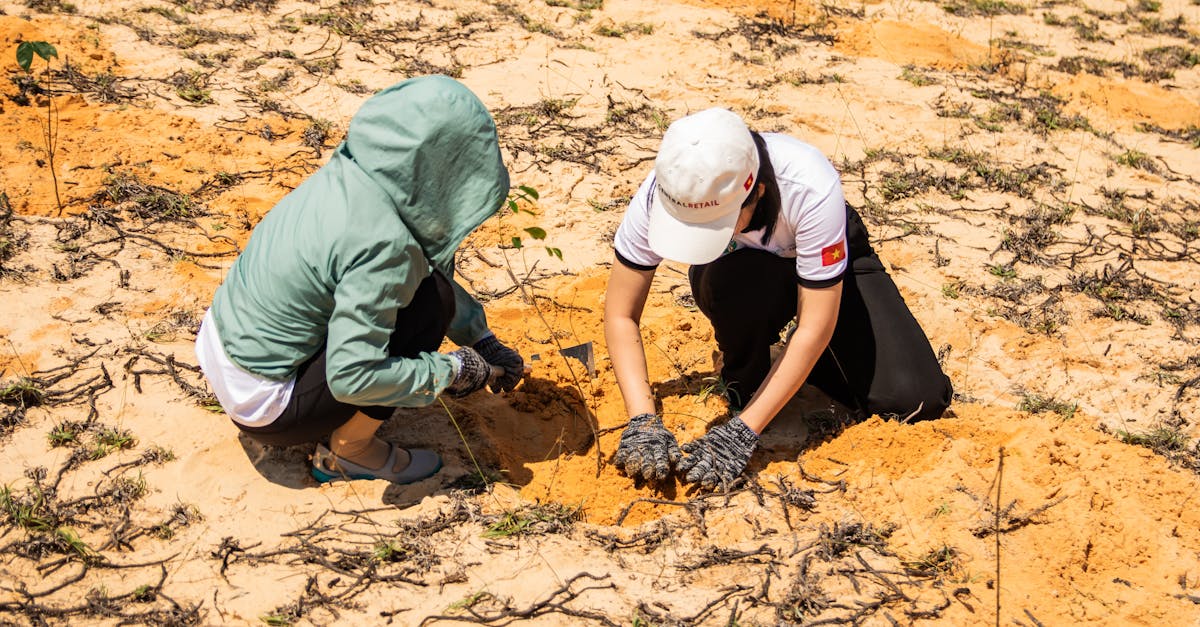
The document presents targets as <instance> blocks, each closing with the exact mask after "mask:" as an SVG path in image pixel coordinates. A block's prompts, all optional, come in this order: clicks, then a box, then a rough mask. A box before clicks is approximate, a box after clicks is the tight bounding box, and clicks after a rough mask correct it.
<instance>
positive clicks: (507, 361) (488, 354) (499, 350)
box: [472, 333, 525, 392]
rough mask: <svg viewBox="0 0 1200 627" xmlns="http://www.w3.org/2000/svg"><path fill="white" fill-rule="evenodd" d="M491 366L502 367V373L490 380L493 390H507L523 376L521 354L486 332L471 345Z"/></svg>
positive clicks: (523, 362)
mask: <svg viewBox="0 0 1200 627" xmlns="http://www.w3.org/2000/svg"><path fill="white" fill-rule="evenodd" d="M472 348H474V349H475V350H476V352H478V353H479V354H480V355H482V356H483V358H484V359H485V360H487V362H488V363H489V364H491V365H493V366H499V367H501V368H503V369H504V374H502V375H500V376H498V377H496V378H495V380H493V381H492V391H493V392H508V391H511V390H512V389H513V388H515V387H517V384H518V383H520V382H521V377H523V376H525V360H524V359H521V354H520V353H518V352H517V351H515V350H513V349H511V348H509V347H507V346H505V345H503V344H501V343H500V340H498V339H496V336H495V335H493V334H491V333H488V334H487V337H485V338H483V339H482V340H479V341H478V342H475V345H474V346H473V347H472Z"/></svg>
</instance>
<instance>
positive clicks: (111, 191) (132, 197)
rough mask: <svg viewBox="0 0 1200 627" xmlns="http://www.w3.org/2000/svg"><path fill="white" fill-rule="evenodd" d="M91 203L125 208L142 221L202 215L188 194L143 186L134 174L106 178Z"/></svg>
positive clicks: (117, 174)
mask: <svg viewBox="0 0 1200 627" xmlns="http://www.w3.org/2000/svg"><path fill="white" fill-rule="evenodd" d="M93 200H107V201H108V202H111V203H115V204H126V205H127V206H128V207H129V208H131V209H132V210H133V211H135V212H137V213H138V214H140V215H141V216H142V217H143V218H151V219H154V218H157V219H164V220H189V219H191V218H194V217H196V216H198V215H202V214H203V213H204V212H203V210H202V209H201V207H200V206H199V205H198V204H197V203H196V201H195V200H194V199H193V198H192V197H191V196H189V195H188V194H181V193H179V192H175V191H172V190H170V189H167V188H165V187H161V186H158V185H152V184H149V183H145V182H143V181H142V180H141V178H140V177H138V175H136V174H131V173H124V172H117V173H114V174H112V175H111V176H109V178H108V181H107V182H106V183H105V184H104V187H103V188H102V189H101V190H100V191H98V192H97V193H96V194H95V195H94V196H93Z"/></svg>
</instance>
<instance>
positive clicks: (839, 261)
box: [613, 133, 847, 287]
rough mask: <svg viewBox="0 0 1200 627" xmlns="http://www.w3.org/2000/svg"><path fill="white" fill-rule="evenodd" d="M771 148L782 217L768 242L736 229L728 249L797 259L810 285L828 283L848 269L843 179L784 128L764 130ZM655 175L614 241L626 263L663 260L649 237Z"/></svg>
mask: <svg viewBox="0 0 1200 627" xmlns="http://www.w3.org/2000/svg"><path fill="white" fill-rule="evenodd" d="M762 137H763V139H764V140H765V141H766V145H767V154H769V155H770V157H771V165H772V166H773V167H774V169H775V180H776V181H777V182H778V184H779V200H780V209H779V218H778V219H777V220H776V222H775V230H774V232H773V233H772V234H771V238H770V239H769V240H767V243H766V244H763V243H762V241H761V240H762V234H763V232H762V230H759V231H754V232H751V233H734V235H733V240H732V241H730V243H729V246H728V247H727V248H726V249H725V253H724V254H729V253H731V252H733V251H735V250H737V249H739V248H757V249H759V250H766V251H768V252H770V253H772V254H775V255H778V256H780V257H786V258H789V259H790V258H794V259H795V260H796V277H797V280H798V281H799V283H800V284H801V285H803V286H805V287H827V286H829V285H833V284H835V283H837V281H838V280H839V279H840V278H841V276H842V273H843V272H845V271H846V265H847V261H846V251H847V242H846V198H845V196H844V195H843V194H842V180H841V177H840V176H838V173H837V170H835V169H834V168H833V164H831V163H830V162H829V159H826V158H825V155H823V154H821V151H819V150H817V149H816V148H814V147H813V146H810V145H808V144H806V143H804V142H802V141H800V140H798V139H795V138H793V137H789V136H787V135H782V134H779V133H763V134H762ZM654 185H655V177H654V174H653V173H651V174H650V176H649V177H647V178H646V180H645V182H643V183H642V185H641V187H639V188H638V191H637V194H635V195H634V196H633V198H632V199H631V200H630V201H629V208H628V209H626V211H625V217H624V219H623V220H622V221H621V226H620V227H619V228H618V229H617V234H616V237H615V238H614V240H613V246H614V247H615V248H616V251H617V256H618V257H619V258H620V260H621V261H622V262H623V263H626V264H627V265H630V266H633V267H636V268H639V269H647V270H648V269H651V268H654V267H656V266H658V264H659V263H661V262H662V260H663V259H662V257H659V256H658V255H656V254H654V251H653V250H651V249H650V243H649V231H648V228H649V224H650V205H651V203H653V202H654Z"/></svg>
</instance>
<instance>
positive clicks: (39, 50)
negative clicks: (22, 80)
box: [17, 41, 58, 72]
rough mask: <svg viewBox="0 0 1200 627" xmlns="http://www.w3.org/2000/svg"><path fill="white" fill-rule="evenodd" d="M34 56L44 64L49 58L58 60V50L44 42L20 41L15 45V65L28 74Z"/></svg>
mask: <svg viewBox="0 0 1200 627" xmlns="http://www.w3.org/2000/svg"><path fill="white" fill-rule="evenodd" d="M35 54H36V55H37V56H39V57H41V58H42V60H43V61H46V62H49V61H50V57H54V58H58V50H56V49H55V48H54V46H52V45H50V44H48V43H46V42H44V41H22V42H21V43H20V44H17V65H19V66H21V69H22V70H25V71H26V72H28V71H29V67H30V66H31V65H33V55H35Z"/></svg>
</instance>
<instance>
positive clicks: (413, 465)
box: [312, 444, 442, 485]
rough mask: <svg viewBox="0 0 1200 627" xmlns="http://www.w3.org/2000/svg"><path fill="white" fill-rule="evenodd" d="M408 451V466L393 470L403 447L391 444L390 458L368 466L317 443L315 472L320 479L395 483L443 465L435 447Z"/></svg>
mask: <svg viewBox="0 0 1200 627" xmlns="http://www.w3.org/2000/svg"><path fill="white" fill-rule="evenodd" d="M405 450H407V451H408V457H409V462H408V466H406V467H405V468H404V470H401V471H399V472H396V471H394V470H392V468H394V467H395V466H396V455H398V454H399V451H400V447H398V446H396V445H395V444H393V445H392V451H391V452H390V453H388V458H387V461H386V462H384V463H383V466H380V467H379V468H367V467H366V466H362V465H359V464H356V463H354V462H351V461H347V460H345V459H341V458H339V457H338V456H337V455H334V454H333V452H332V451H330V450H329V447H327V446H325V445H324V444H318V445H317V450H316V451H315V452H313V466H312V476H313V478H315V479H316V480H317V481H318V482H320V483H328V482H330V481H350V480H354V479H385V480H387V481H391V482H392V483H397V484H400V485H404V484H407V483H415V482H417V481H420V480H422V479H427V478H429V477H432V476H433V475H435V474H437V471H439V470H441V469H442V458H441V456H439V455H438V454H437V453H435V452H434V451H431V450H428V449H423V448H414V449H405Z"/></svg>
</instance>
